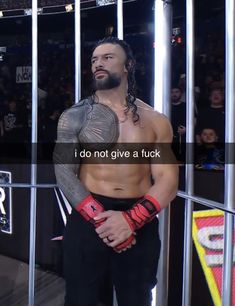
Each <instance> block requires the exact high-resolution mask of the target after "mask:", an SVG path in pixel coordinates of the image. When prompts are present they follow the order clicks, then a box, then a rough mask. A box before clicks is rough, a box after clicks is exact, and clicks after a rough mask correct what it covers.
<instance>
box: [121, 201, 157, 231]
mask: <svg viewBox="0 0 235 306" xmlns="http://www.w3.org/2000/svg"><path fill="white" fill-rule="evenodd" d="M160 211H161V206H160V204H159V203H158V201H157V200H155V199H154V198H153V197H152V196H150V195H145V196H144V197H143V199H141V200H140V201H139V202H137V203H136V204H134V205H133V207H132V208H131V209H128V210H126V211H124V212H123V216H124V218H125V219H126V221H127V222H128V224H129V226H130V228H131V229H132V231H133V232H134V231H135V230H137V229H139V228H141V227H142V226H144V225H145V224H146V223H148V222H150V221H152V220H153V218H154V217H155V216H156V215H157V214H158V213H159V212H160Z"/></svg>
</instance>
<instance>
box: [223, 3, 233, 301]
mask: <svg viewBox="0 0 235 306" xmlns="http://www.w3.org/2000/svg"><path fill="white" fill-rule="evenodd" d="M234 14H235V4H234V0H226V6H225V16H226V18H225V42H226V43H225V50H226V62H225V63H226V64H225V65H226V66H225V67H226V68H225V82H226V92H225V101H226V107H225V119H226V120H225V143H226V144H228V145H227V146H226V149H227V150H226V154H225V156H226V160H225V186H224V188H225V194H224V204H225V207H226V208H227V209H234V207H235V205H234V204H235V188H234V186H235V165H234V164H230V163H229V161H230V160H232V158H233V156H234V146H233V145H232V144H233V143H234V142H235V120H234V118H235V105H234V94H235V70H234V69H235V68H234V64H235V56H234V52H235V50H234V43H235V16H234ZM230 144H231V145H230ZM227 162H228V163H227ZM233 228H234V219H233V215H230V214H225V218H224V260H223V291H222V305H223V306H229V305H232V278H233Z"/></svg>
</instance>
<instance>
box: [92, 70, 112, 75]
mask: <svg viewBox="0 0 235 306" xmlns="http://www.w3.org/2000/svg"><path fill="white" fill-rule="evenodd" d="M100 71H101V72H106V73H107V74H109V72H108V71H107V70H105V69H97V70H96V71H95V72H93V76H94V75H95V74H96V73H97V72H100Z"/></svg>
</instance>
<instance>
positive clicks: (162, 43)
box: [152, 0, 172, 306]
mask: <svg viewBox="0 0 235 306" xmlns="http://www.w3.org/2000/svg"><path fill="white" fill-rule="evenodd" d="M171 24H172V5H171V2H170V1H162V0H155V11H154V30H155V49H154V51H155V52H154V109H156V110H158V111H160V112H163V113H164V114H166V115H167V116H168V117H169V116H170V88H171V31H172V26H171ZM156 44H158V45H156ZM169 215H170V211H169V208H167V209H164V210H163V211H162V212H161V213H160V214H159V233H160V238H161V243H162V248H161V254H160V258H159V264H158V267H159V268H158V273H157V278H158V285H157V296H156V288H155V290H153V292H152V293H153V301H152V305H156V300H157V305H160V306H167V304H168V272H169V228H170V218H169Z"/></svg>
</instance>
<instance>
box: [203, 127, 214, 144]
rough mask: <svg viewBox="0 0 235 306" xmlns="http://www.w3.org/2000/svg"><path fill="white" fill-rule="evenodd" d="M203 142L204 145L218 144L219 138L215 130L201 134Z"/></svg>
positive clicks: (205, 130) (206, 130) (207, 130)
mask: <svg viewBox="0 0 235 306" xmlns="http://www.w3.org/2000/svg"><path fill="white" fill-rule="evenodd" d="M201 140H202V142H203V143H214V142H217V140H218V137H217V135H216V132H215V130H213V129H204V130H203V131H202V133H201Z"/></svg>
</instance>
